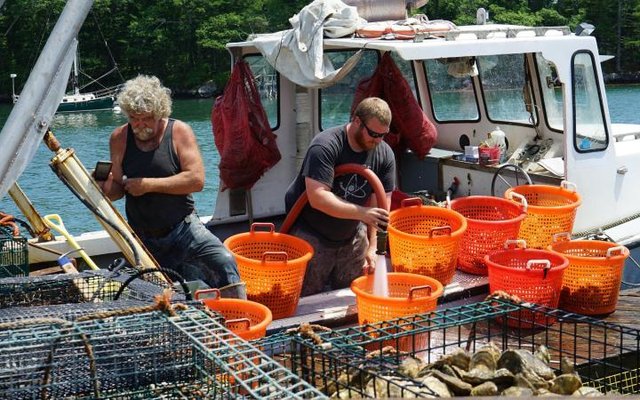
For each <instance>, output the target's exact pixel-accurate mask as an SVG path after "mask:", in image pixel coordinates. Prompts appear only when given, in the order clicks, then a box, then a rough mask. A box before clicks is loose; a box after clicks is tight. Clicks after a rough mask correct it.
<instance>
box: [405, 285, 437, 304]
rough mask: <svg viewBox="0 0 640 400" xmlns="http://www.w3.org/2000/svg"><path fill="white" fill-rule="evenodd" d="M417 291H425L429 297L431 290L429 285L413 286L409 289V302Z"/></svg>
mask: <svg viewBox="0 0 640 400" xmlns="http://www.w3.org/2000/svg"><path fill="white" fill-rule="evenodd" d="M418 290H427V296H431V292H432V291H433V288H432V287H431V286H429V285H422V286H415V287H412V288H411V289H409V300H413V294H414V293H415V292H417V291H418Z"/></svg>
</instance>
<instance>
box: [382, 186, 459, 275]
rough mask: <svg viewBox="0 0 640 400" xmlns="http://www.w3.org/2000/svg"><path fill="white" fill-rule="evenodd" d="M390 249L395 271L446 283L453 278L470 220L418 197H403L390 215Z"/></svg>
mask: <svg viewBox="0 0 640 400" xmlns="http://www.w3.org/2000/svg"><path fill="white" fill-rule="evenodd" d="M387 229H388V232H389V248H390V250H391V264H392V265H393V269H394V271H395V272H408V273H413V274H420V275H425V276H430V277H432V278H435V279H437V280H438V281H440V283H442V284H443V285H446V284H448V283H449V282H451V280H452V279H453V275H454V274H455V271H456V260H457V256H458V248H459V245H460V240H461V239H462V234H463V233H464V232H465V230H466V229H467V220H466V219H465V218H464V217H463V216H462V215H460V213H458V212H456V211H453V210H449V209H446V208H441V207H434V206H423V205H422V200H420V199H419V198H410V199H404V200H402V203H401V206H400V208H398V209H396V210H394V211H392V212H391V214H390V215H389V226H388V228H387Z"/></svg>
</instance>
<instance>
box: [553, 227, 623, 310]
mask: <svg viewBox="0 0 640 400" xmlns="http://www.w3.org/2000/svg"><path fill="white" fill-rule="evenodd" d="M560 237H561V236H556V237H554V242H553V243H552V244H551V245H550V246H549V250H551V251H554V252H557V253H559V254H563V255H564V256H565V257H567V259H569V268H567V270H566V271H565V273H564V279H563V281H562V291H561V292H560V305H559V307H560V308H562V309H564V310H567V311H571V312H575V313H578V314H585V315H601V314H610V313H612V312H614V311H615V310H616V305H617V304H618V295H619V293H620V285H621V284H622V271H623V269H624V262H625V260H626V259H627V257H629V250H628V249H627V248H626V247H624V246H620V245H618V244H616V243H611V242H603V241H599V240H572V241H569V240H568V239H569V235H568V234H566V235H565V237H566V239H567V240H565V241H562V240H559V238H560Z"/></svg>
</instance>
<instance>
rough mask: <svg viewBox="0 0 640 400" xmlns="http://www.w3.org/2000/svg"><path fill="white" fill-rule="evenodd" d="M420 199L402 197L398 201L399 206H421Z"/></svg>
mask: <svg viewBox="0 0 640 400" xmlns="http://www.w3.org/2000/svg"><path fill="white" fill-rule="evenodd" d="M421 205H422V199H421V198H420V197H409V198H408V199H402V200H401V201H400V207H401V208H404V207H413V206H421Z"/></svg>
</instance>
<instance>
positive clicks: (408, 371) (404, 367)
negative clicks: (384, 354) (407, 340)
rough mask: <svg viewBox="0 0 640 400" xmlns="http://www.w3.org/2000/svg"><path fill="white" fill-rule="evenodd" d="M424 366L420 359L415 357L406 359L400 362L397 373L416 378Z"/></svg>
mask: <svg viewBox="0 0 640 400" xmlns="http://www.w3.org/2000/svg"><path fill="white" fill-rule="evenodd" d="M425 366H426V364H425V363H424V362H423V361H422V360H421V359H419V358H416V357H407V358H405V359H404V360H402V363H401V364H400V366H399V367H398V372H399V373H401V374H402V375H406V376H408V377H410V378H417V377H418V375H419V373H420V371H422V370H423V369H424V367H425Z"/></svg>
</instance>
